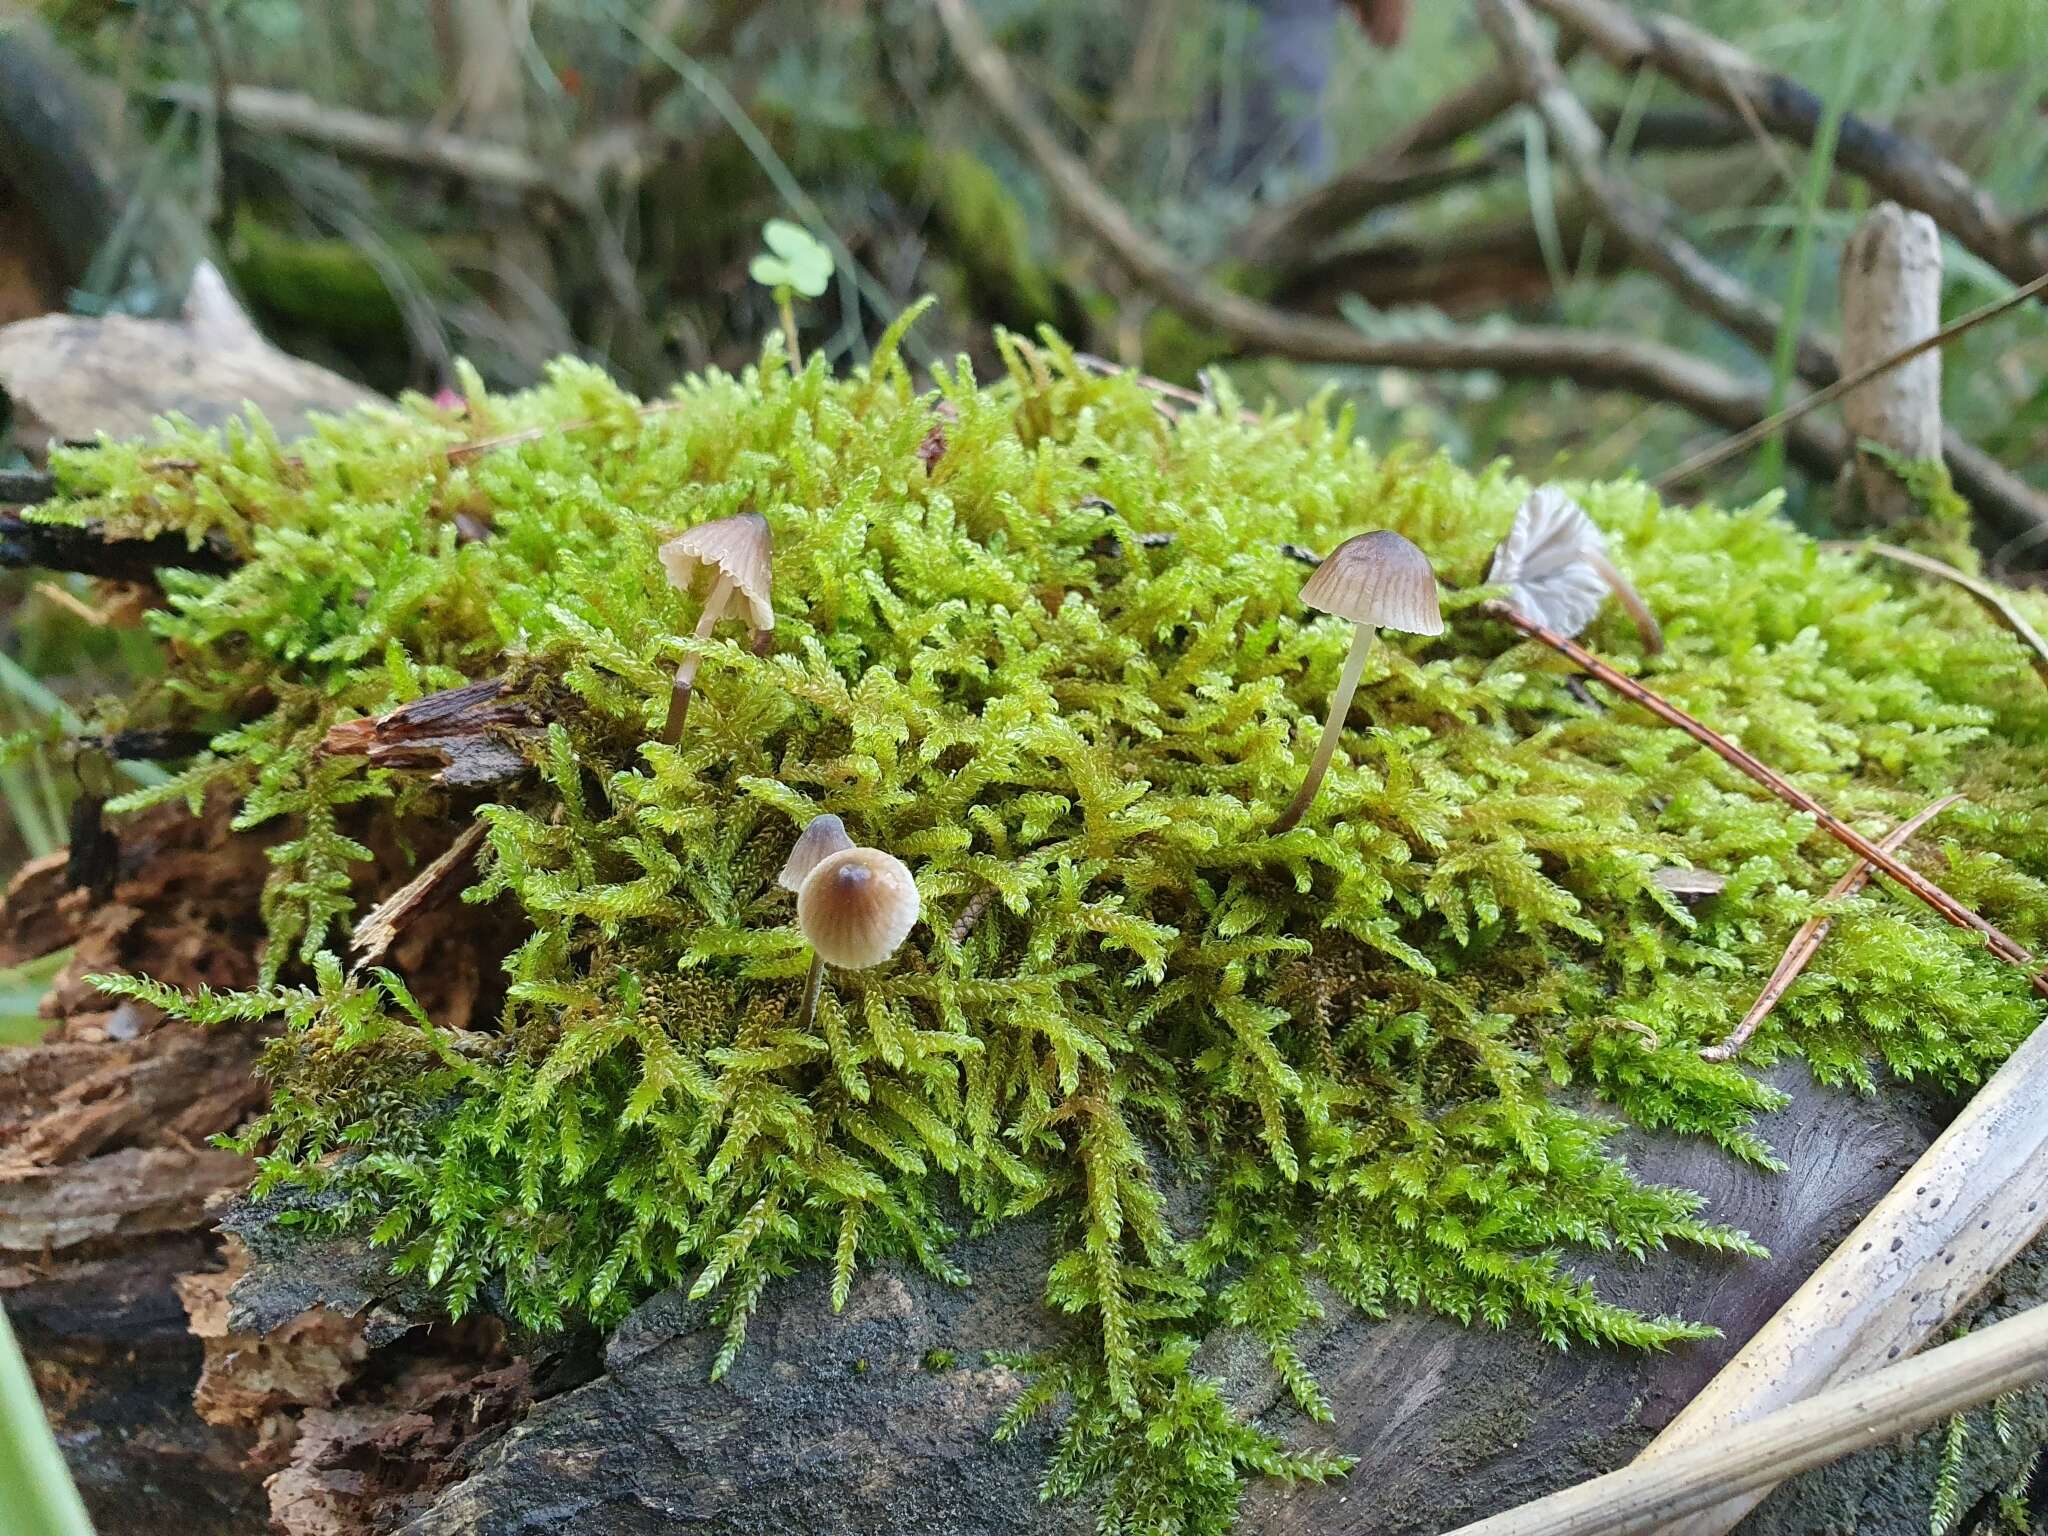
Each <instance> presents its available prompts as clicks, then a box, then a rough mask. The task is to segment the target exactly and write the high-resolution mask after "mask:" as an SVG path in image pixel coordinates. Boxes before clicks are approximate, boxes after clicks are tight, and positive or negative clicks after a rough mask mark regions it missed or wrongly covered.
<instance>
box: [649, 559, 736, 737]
mask: <svg viewBox="0 0 2048 1536" xmlns="http://www.w3.org/2000/svg"><path fill="white" fill-rule="evenodd" d="M731 594H732V578H731V577H730V576H728V575H726V574H725V573H724V572H723V571H721V572H719V574H718V580H717V581H716V582H715V583H714V584H713V585H712V588H711V595H710V596H709V597H707V598H706V599H705V600H704V614H703V617H701V618H700V619H698V620H697V631H696V634H697V638H698V639H699V640H709V639H710V638H711V631H712V629H713V627H714V626H716V625H717V623H718V621H719V620H720V619H722V618H723V617H725V600H726V598H727V597H729V596H731ZM703 660H704V658H703V656H701V655H699V654H696V653H694V652H693V653H692V654H690V655H688V656H685V657H684V658H683V659H682V662H681V663H680V664H679V665H678V666H677V667H676V680H675V684H674V686H673V687H671V688H670V689H669V694H668V722H667V724H665V725H663V726H662V728H661V739H662V741H663V742H664V743H666V744H667V745H669V746H671V747H672V746H674V745H675V744H676V743H677V742H679V741H681V740H682V739H683V718H684V717H685V716H686V715H688V714H689V712H690V690H691V689H692V688H694V687H695V686H696V684H697V667H698V665H699V664H700V663H701V662H702V661H703Z"/></svg>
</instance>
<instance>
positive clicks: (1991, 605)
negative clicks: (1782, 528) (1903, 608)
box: [1821, 539, 2048, 683]
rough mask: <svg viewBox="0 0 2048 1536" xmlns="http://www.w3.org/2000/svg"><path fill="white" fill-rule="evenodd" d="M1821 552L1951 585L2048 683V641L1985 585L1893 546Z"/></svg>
mask: <svg viewBox="0 0 2048 1536" xmlns="http://www.w3.org/2000/svg"><path fill="white" fill-rule="evenodd" d="M1821 548H1823V549H1826V550H1830V551H1832V552H1834V553H1836V554H1842V555H1876V556H1878V557H1880V558H1881V559H1885V560H1892V561H1896V562H1897V563H1898V564H1900V565H1904V566H1910V567H1912V569H1914V570H1916V571H1923V572H1925V573H1926V574H1927V575H1929V576H1935V577H1939V578H1940V579H1941V580H1943V581H1948V582H1953V583H1954V584H1955V585H1957V586H1959V587H1961V588H1962V589H1963V590H1964V591H1965V592H1967V593H1969V594H1970V596H1972V597H1974V598H1976V599H1977V601H1978V602H1980V603H1982V604H1983V605H1984V606H1985V607H1986V608H1988V609H1990V610H1991V612H1992V615H1993V616H1994V617H1995V618H1996V619H1997V620H1998V621H1999V623H2001V624H2003V625H2004V626H2005V627H2006V628H2007V629H2009V630H2011V631H2012V632H2013V634H2014V635H2015V636H2017V637H2018V638H2019V642H2020V644H2022V645H2024V646H2025V647H2026V648H2027V649H2028V650H2030V651H2032V652H2033V653H2034V670H2035V671H2036V672H2038V673H2040V674H2041V681H2042V682H2044V683H2048V640H2043V639H2042V638H2041V632H2040V631H2039V630H2037V629H2035V628H2034V626H2033V625H2031V624H2029V623H2028V622H2027V619H2026V615H2025V614H2023V613H2021V612H2020V611H2019V609H2017V608H2015V607H2013V605H2012V601H2011V600H2010V599H2009V598H2008V597H2006V595H2005V594H2004V593H2003V592H2001V591H1999V590H1998V588H1996V587H1994V586H1993V585H1991V583H1990V582H1988V581H1983V580H1980V579H1979V578H1977V577H1975V576H1972V575H1971V574H1970V573H1969V572H1968V571H1959V570H1957V569H1956V568H1955V567H1954V566H1952V565H1949V564H1947V563H1946V562H1944V561H1941V560H1937V559H1935V558H1934V557H1933V556H1932V555H1923V554H1921V553H1920V552H1919V551H1918V550H1912V549H1901V548H1900V547H1899V546H1898V545H1896V544H1881V543H1878V542H1876V541H1875V540H1872V541H1867V542H1866V541H1864V540H1861V539H1855V540H1838V541H1834V542H1830V543H1826V544H1823V545H1822V546H1821Z"/></svg>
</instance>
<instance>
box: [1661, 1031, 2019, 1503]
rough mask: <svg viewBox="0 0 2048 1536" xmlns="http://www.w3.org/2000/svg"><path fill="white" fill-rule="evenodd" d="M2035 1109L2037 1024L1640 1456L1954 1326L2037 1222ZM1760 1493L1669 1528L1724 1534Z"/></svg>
mask: <svg viewBox="0 0 2048 1536" xmlns="http://www.w3.org/2000/svg"><path fill="white" fill-rule="evenodd" d="M2044 1101H2048V1029H2037V1030H2035V1031H2034V1032H2033V1034H2031V1035H2030V1036H2029V1037H2028V1038H2027V1039H2026V1040H2025V1041H2024V1042H2023V1043H2022V1044H2021V1045H2020V1047H2019V1049H2018V1050H2016V1051H2015V1052H2013V1054H2012V1056H2011V1057H2010V1058H2008V1059H2007V1061H2006V1063H2005V1065H2004V1066H2002V1067H2000V1068H1999V1069H1998V1071H1997V1072H1996V1073H1994V1074H1993V1075H1992V1077H1991V1079H1990V1081H1989V1082H1987V1083H1985V1085H1984V1086H1983V1087H1982V1088H1981V1089H1979V1090H1978V1092H1977V1095H1976V1097H1975V1098H1973V1099H1972V1100H1971V1101H1970V1103H1969V1105H1968V1106H1967V1107H1966V1108H1965V1109H1964V1110H1963V1112H1962V1113H1961V1114H1959V1115H1958V1116H1957V1117H1956V1118H1955V1119H1954V1120H1953V1121H1951V1122H1950V1124H1949V1126H1948V1128H1947V1129H1946V1130H1944V1131H1943V1132H1942V1133H1941V1135H1940V1136H1938V1137H1937V1138H1936V1139H1935V1141H1934V1144H1933V1145H1932V1146H1930V1147H1929V1148H1928V1149H1927V1150H1926V1152H1925V1153H1923V1154H1922V1155H1921V1157H1920V1158H1919V1160H1918V1161H1917V1162H1915V1163H1914V1164H1913V1166H1912V1167H1911V1168H1910V1169H1909V1170H1907V1172H1906V1175H1905V1177H1903V1178H1902V1179H1900V1180H1899V1182H1898V1183H1897V1185H1895V1186H1894V1187H1893V1188H1892V1190H1891V1192H1890V1193H1889V1194H1887V1195H1886V1196H1885V1197H1884V1199H1883V1200H1881V1201H1879V1202H1878V1204H1877V1206H1876V1207H1875V1208H1874V1209H1873V1210H1872V1211H1871V1212H1870V1214H1869V1215H1868V1216H1866V1217H1864V1219H1863V1220H1862V1222H1861V1223H1860V1224H1859V1225H1858V1226H1857V1228H1856V1230H1855V1231H1853V1232H1851V1233H1850V1234H1849V1236H1848V1238H1847V1239H1845V1240H1844V1241H1843V1243H1842V1244H1841V1246H1840V1247H1838V1248H1836V1249H1835V1251H1834V1252H1833V1253H1832V1254H1831V1255H1830V1256H1829V1257H1828V1260H1827V1262H1826V1263H1824V1264H1822V1265H1821V1266H1820V1267H1819V1268H1818V1269H1817V1270H1815V1271H1814V1273H1813V1275H1812V1277H1811V1278H1810V1279H1808V1280H1807V1281H1806V1282H1805V1283H1804V1284H1802V1285H1801V1286H1800V1287H1799V1289H1798V1290H1797V1291H1796V1292H1795V1293H1794V1294H1793V1296H1792V1297H1791V1299H1790V1300H1788V1301H1787V1302H1786V1303H1785V1304H1784V1306H1782V1307H1781V1308H1779V1310H1778V1312H1777V1314H1776V1315H1775V1316H1773V1317H1772V1318H1771V1320H1770V1321H1769V1322H1768V1323H1767V1324H1765V1325H1764V1326H1763V1327H1762V1328H1761V1329H1759V1330H1758V1331H1757V1333H1756V1335H1755V1336H1754V1337H1753V1338H1751V1339H1750V1340H1749V1342H1748V1343H1747V1344H1745V1345H1744V1346H1743V1348H1742V1351H1741V1352H1740V1353H1739V1354H1738V1355H1736V1357H1735V1358H1734V1359H1733V1360H1731V1361H1729V1363H1728V1364H1727V1365H1726V1366H1725V1367H1724V1368H1723V1369H1722V1371H1721V1372H1720V1374H1719V1375H1717V1376H1716V1377H1715V1378H1714V1380H1713V1381H1712V1382H1710V1383H1709V1384H1708V1385H1707V1386H1706V1388H1705V1389H1704V1390H1702V1391H1701V1392H1700V1393H1699V1394H1698V1395H1697V1396H1696V1397H1694V1398H1693V1399H1692V1401H1691V1402H1689V1403H1688V1404H1687V1405H1686V1407H1685V1409H1684V1411H1683V1412H1681V1413H1680V1414H1679V1415H1678V1416H1677V1417H1676V1418H1675V1419H1673V1420H1672V1421H1671V1423H1670V1424H1669V1425H1667V1426H1666V1427H1665V1429H1664V1432H1663V1433H1662V1434H1660V1435H1659V1436H1658V1437H1657V1438H1656V1440H1654V1441H1653V1442H1651V1444H1650V1446H1649V1448H1648V1449H1647V1450H1646V1451H1645V1452H1644V1453H1643V1454H1644V1456H1645V1457H1646V1458H1649V1457H1661V1456H1663V1455H1665V1454H1667V1453H1671V1452H1676V1451H1680V1450H1683V1449H1685V1448H1687V1447H1692V1446H1700V1445H1711V1444H1713V1443H1714V1442H1716V1441H1718V1440H1722V1439H1724V1438H1725V1437H1726V1436H1727V1435H1728V1434H1729V1433H1730V1432H1731V1431H1733V1430H1734V1429H1735V1427H1736V1426H1738V1425H1741V1424H1745V1423H1748V1422H1750V1421H1752V1420H1755V1419H1758V1418H1760V1417H1762V1416H1763V1415H1765V1414H1767V1413H1769V1412H1771V1411H1772V1410H1773V1409H1776V1408H1779V1407H1782V1406H1784V1405H1785V1404H1788V1403H1794V1402H1797V1401H1799V1400H1800V1399H1801V1398H1804V1397H1808V1396H1811V1395H1812V1394H1813V1393H1815V1392H1817V1391H1819V1390H1820V1389H1821V1388H1823V1387H1826V1386H1828V1385H1831V1384H1833V1383H1837V1382H1845V1381H1850V1380H1853V1379H1855V1378H1858V1377H1861V1376H1864V1375H1866V1374H1867V1373H1869V1372H1871V1371H1873V1370H1876V1369H1879V1368H1880V1367H1882V1366H1885V1365H1888V1364H1890V1363H1891V1362H1892V1361H1895V1360H1897V1359H1899V1358H1900V1357H1901V1356H1902V1355H1906V1354H1910V1353H1911V1352H1912V1351H1913V1350H1915V1349H1917V1348H1919V1346H1920V1345H1922V1344H1923V1343H1925V1342H1926V1341H1927V1339H1928V1338H1929V1337H1930V1336H1932V1335H1933V1333H1934V1332H1935V1331H1936V1330H1937V1329H1939V1328H1941V1327H1943V1326H1944V1325H1945V1324H1947V1323H1948V1322H1949V1321H1950V1320H1951V1319H1953V1318H1955V1317H1956V1316H1957V1315H1958V1314H1959V1313H1960V1312H1961V1311H1962V1309H1963V1308H1964V1306H1965V1305H1967V1304H1968V1303H1969V1301H1970V1300H1971V1298H1973V1297H1974V1296H1975V1295H1976V1294H1977V1293H1978V1291H1979V1290H1980V1289H1981V1288H1982V1287H1983V1286H1984V1285H1985V1283H1986V1282H1987V1281H1988V1280H1990V1279H1991V1277H1992V1276H1994V1275H1996V1274H1997V1273H1998V1272H1999V1271H2000V1270H2001V1269H2003V1268H2004V1267H2005V1266H2006V1265H2007V1264H2008V1263H2010V1262H2011V1261H2012V1259H2013V1257H2014V1256H2015V1255H2016V1254H2018V1253H2019V1252H2020V1251H2021V1249H2023V1248H2024V1247H2026V1245H2027V1244H2029V1243H2030V1242H2032V1241H2033V1240H2034V1239H2035V1238H2036V1237H2037V1236H2039V1235H2040V1232H2041V1230H2042V1227H2043V1225H2044V1223H2048V1115H2043V1114H2042V1113H2041V1105H2042V1103H2043V1102H2044ZM1762 1496H1763V1493H1762V1491H1761V1490H1759V1491H1756V1492H1754V1493H1745V1494H1743V1495H1741V1496H1740V1497H1737V1498H1734V1499H1730V1500H1728V1501H1726V1502H1724V1503H1721V1504H1718V1505H1717V1506H1716V1507H1714V1508H1712V1509H1710V1510H1707V1511H1705V1512H1704V1513H1701V1514H1698V1515H1695V1516H1693V1517H1691V1518H1690V1519H1688V1520H1686V1521H1684V1522H1682V1523H1674V1524H1672V1525H1671V1526H1669V1527H1668V1529H1669V1530H1670V1532H1671V1533H1672V1536H1721V1533H1723V1532H1725V1531H1727V1530H1728V1529H1729V1528H1730V1527H1732V1526H1733V1525H1734V1524H1735V1522H1736V1521H1737V1520H1739V1519H1741V1518H1742V1516H1743V1515H1744V1514H1745V1513H1746V1512H1747V1511H1748V1510H1749V1509H1751V1508H1752V1507H1753V1506H1754V1505H1755V1504H1756V1503H1757V1501H1758V1500H1759V1499H1761V1498H1762Z"/></svg>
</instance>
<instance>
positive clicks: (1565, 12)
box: [1531, 0, 2048, 283]
mask: <svg viewBox="0 0 2048 1536" xmlns="http://www.w3.org/2000/svg"><path fill="white" fill-rule="evenodd" d="M1531 3H1533V4H1535V5H1536V6H1537V7H1539V8H1540V9H1542V10H1543V11H1546V12H1548V13H1549V14H1550V15H1551V16H1552V17H1553V18H1555V19H1556V21H1557V22H1558V24H1559V25H1560V26H1562V27H1564V28H1565V29H1566V30H1567V31H1568V32H1569V33H1571V34H1573V35H1575V36H1578V37H1581V38H1583V39H1584V40H1585V41H1586V42H1587V43H1588V44H1590V45H1591V46H1592V47H1593V48H1594V50H1595V51H1597V52H1598V53H1599V54H1600V55H1601V56H1602V57H1603V58H1605V59H1606V60H1607V61H1608V62H1609V63H1610V64H1612V65H1614V66H1615V67H1616V68H1617V69H1620V70H1623V71H1626V72H1630V73H1633V72H1634V71H1636V70H1639V69H1644V68H1650V69H1654V70H1656V71H1657V72H1658V73H1659V74H1661V75H1663V76H1664V77H1665V78H1666V79H1668V80H1670V81H1672V82H1673V83H1674V84H1676V85H1680V86H1682V87H1684V88H1685V89H1686V90H1688V91H1690V92H1692V93H1693V94H1694V95H1695V96H1698V97H1701V98H1702V99H1704V100H1706V101H1710V102H1713V103H1715V104H1716V105H1719V106H1724V107H1728V108H1730V109H1739V108H1738V103H1740V104H1744V105H1746V107H1747V109H1748V111H1749V112H1751V113H1753V114H1754V115H1755V116H1756V118H1757V119H1758V120H1759V121H1760V122H1762V123H1763V124H1764V126H1765V127H1767V128H1769V129H1770V130H1771V131H1772V132H1773V133H1775V134H1779V135H1781V136H1782V137H1784V138H1788V139H1791V140H1792V141H1793V142H1795V143H1797V144H1801V145H1806V146H1811V145H1812V143H1813V140H1814V137H1815V135H1816V133H1817V132H1818V131H1819V128H1820V126H1821V123H1822V120H1823V119H1824V118H1825V117H1826V115H1827V106H1826V104H1825V103H1824V102H1823V101H1822V100H1821V99H1820V97H1818V96H1816V95H1815V94H1814V93H1813V92H1812V91H1810V90H1808V89H1807V88H1806V87H1805V86H1803V85H1801V84H1799V82H1798V81H1796V80H1789V79H1787V78H1786V77H1785V76H1783V75H1780V74H1776V73H1773V72H1772V71H1770V70H1767V69H1765V68H1764V67H1763V66H1762V65H1761V64H1759V63H1757V61H1756V60H1754V59H1752V58H1751V57H1750V56H1749V55H1748V54H1746V53H1744V52H1742V50H1741V49H1739V48H1736V47H1733V46H1732V45H1730V44H1728V43H1725V42H1723V41H1722V40H1721V39H1719V38H1717V37H1714V36H1712V35H1710V34H1708V33H1705V32H1702V31H1700V30H1699V29H1698V28H1697V27H1694V26H1692V25H1690V24H1689V23H1686V22H1683V21H1680V20H1678V19H1677V18H1676V17H1672V16H1640V15H1637V14H1635V13H1633V12H1631V11H1628V10H1626V9H1624V8H1623V7H1621V6H1619V5H1616V4H1613V3H1612V0H1531ZM1835 163H1836V164H1837V165H1839V166H1840V167H1841V168H1842V169H1844V170H1846V171H1850V172H1853V173H1854V174H1856V175H1858V176H1861V177H1863V178H1864V180H1866V181H1868V182H1869V183H1870V185H1871V186H1872V188H1873V189H1875V190H1876V191H1877V192H1878V193H1879V194H1880V195H1881V196H1884V197H1888V198H1890V199H1892V200H1893V201H1894V202H1898V203H1903V204H1905V205H1906V206H1907V207H1908V208H1917V209H1919V210H1920V211H1921V212H1923V213H1925V214H1928V215H1929V216H1931V217H1932V218H1933V219H1934V221H1935V222H1936V223H1937V224H1940V225H1941V226H1942V228H1944V229H1946V230H1947V231H1948V232H1949V233H1950V234H1952V235H1954V236H1955V237H1956V239H1957V240H1959V241H1960V242H1962V244H1963V246H1964V247H1965V248H1966V249H1968V250H1970V251H1971V252H1973V253H1974V254H1976V255H1978V256H1980V257H1982V258H1983V259H1984V260H1985V261H1987V262H1989V263H1990V264H1991V265H1992V266H1994V267H1996V268H1997V269H1998V270H1999V271H2001V272H2003V273H2004V274H2005V275H2006V276H2007V277H2009V278H2011V279H2012V281H2014V282H2015V283H2027V282H2031V281H2032V280H2033V279H2034V278H2035V277H2038V276H2039V275H2040V274H2041V273H2042V272H2044V271H2048V238H2044V236H2043V233H2042V232H2041V231H2038V230H2026V229H2022V228H2021V227H2020V226H2019V225H2018V224H2017V223H2016V222H2015V221H2014V220H2013V219H2012V218H2011V217H2010V216H2009V215H2007V214H2006V213H2005V212H2004V211H2003V210H2002V209H2000V208H1999V206H1998V205H1997V204H1996V203H1995V202H1993V201H1992V199H1991V196H1990V194H1988V193H1987V192H1985V191H1984V190H1983V189H1982V188H1980V187H1978V186H1977V185H1976V184H1975V183H1974V182H1972V181H1971V180H1970V178H1969V177H1968V176H1967V175H1965V174H1964V173H1963V171H1962V170H1961V168H1960V167H1958V166H1956V165H1955V164H1953V163H1952V162H1951V161H1949V160H1948V159H1946V158H1945V157H1943V156H1942V155H1941V154H1939V153H1938V152H1937V151H1935V150H1934V149H1933V148H1931V147H1930V146H1928V145H1926V144H1923V143H1921V142H1920V141H1919V140H1917V139H1911V138H1907V137H1905V136H1904V135H1902V134H1897V133H1893V132H1892V131H1891V130H1890V129H1888V128H1882V127H1880V126H1878V125H1877V124H1876V123H1873V122H1871V121H1870V120H1869V119H1868V118H1863V117H1858V116H1857V115H1856V114H1855V113H1853V112H1852V113H1848V114H1846V115H1845V116H1844V117H1843V118H1842V122H1841V127H1840V132H1839V137H1838V139H1837V142H1836V145H1835Z"/></svg>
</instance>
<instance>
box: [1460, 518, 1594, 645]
mask: <svg viewBox="0 0 2048 1536" xmlns="http://www.w3.org/2000/svg"><path fill="white" fill-rule="evenodd" d="M1606 559H1607V539H1606V536H1605V535H1604V534H1602V533H1601V532H1600V529H1599V527H1598V526H1597V525H1596V524H1595V523H1594V521H1593V519H1592V518H1590V517H1588V516H1586V511H1585V508H1583V507H1581V506H1580V505H1579V504H1578V503H1577V502H1575V501H1573V500H1572V499H1571V497H1569V496H1567V495H1565V493H1564V492H1563V491H1560V490H1559V489H1558V488H1557V487H1556V486H1554V485H1542V486H1538V487H1537V488H1536V489H1535V490H1533V491H1531V492H1530V493H1529V495H1528V498H1527V499H1526V500H1525V501H1524V502H1523V503H1522V505H1521V507H1520V509H1519V510H1517V511H1516V513H1515V520H1514V522H1513V523H1511V524H1510V525H1509V526H1508V532H1507V537H1506V538H1504V539H1502V540H1501V541H1500V544H1499V545H1498V546H1497V547H1496V548H1495V550H1494V552H1493V565H1492V567H1491V568H1490V569H1489V570H1488V571H1487V573H1486V579H1487V581H1488V583H1489V584H1492V585H1498V586H1504V587H1506V588H1507V589H1508V597H1507V602H1508V606H1509V607H1510V608H1512V609H1514V610H1515V612H1517V613H1519V614H1521V615H1522V617H1524V618H1527V619H1534V620H1535V621H1536V622H1537V623H1538V624H1541V625H1543V626H1544V627H1545V628H1547V629H1554V630H1556V631H1557V632H1558V633H1559V634H1561V635H1565V636H1571V635H1576V634H1577V633H1578V632H1579V631H1580V630H1582V629H1584V628H1585V627H1586V626H1587V625H1588V624H1590V623H1592V622H1593V615H1594V614H1596V613H1598V612H1599V611H1600V605H1601V603H1603V602H1605V601H1606V600H1607V578H1606V577H1605V576H1604V575H1603V574H1602V571H1601V567H1602V564H1603V563H1604V562H1605V561H1606Z"/></svg>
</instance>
